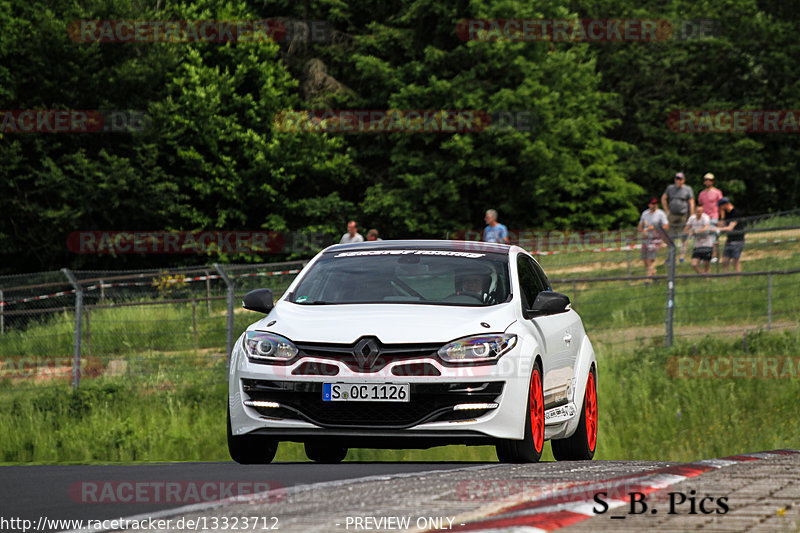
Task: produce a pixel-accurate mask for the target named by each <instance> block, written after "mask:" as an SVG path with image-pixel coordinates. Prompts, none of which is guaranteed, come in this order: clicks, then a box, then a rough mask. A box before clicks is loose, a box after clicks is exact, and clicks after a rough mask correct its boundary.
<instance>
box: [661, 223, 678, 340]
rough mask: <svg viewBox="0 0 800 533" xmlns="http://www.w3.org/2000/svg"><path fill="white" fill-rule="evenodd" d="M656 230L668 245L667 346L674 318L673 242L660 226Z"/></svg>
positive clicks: (671, 335)
mask: <svg viewBox="0 0 800 533" xmlns="http://www.w3.org/2000/svg"><path fill="white" fill-rule="evenodd" d="M658 231H659V232H660V233H661V234H662V236H663V238H664V242H666V243H667V246H668V247H669V255H668V256H667V316H666V318H665V329H666V332H665V337H664V344H665V345H666V347H667V348H669V347H670V346H672V341H673V324H674V320H675V256H676V253H675V242H674V241H673V240H672V237H671V236H670V235H669V234H668V233H667V232H666V231H664V230H663V229H662V228H658Z"/></svg>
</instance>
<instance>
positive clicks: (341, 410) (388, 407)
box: [242, 379, 504, 428]
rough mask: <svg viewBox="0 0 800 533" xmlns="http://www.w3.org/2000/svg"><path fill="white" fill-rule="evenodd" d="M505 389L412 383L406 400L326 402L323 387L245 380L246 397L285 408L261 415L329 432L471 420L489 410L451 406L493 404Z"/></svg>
mask: <svg viewBox="0 0 800 533" xmlns="http://www.w3.org/2000/svg"><path fill="white" fill-rule="evenodd" d="M503 386H504V383H503V382H502V381H492V382H485V383H434V384H432V383H412V384H411V385H410V394H411V401H408V402H324V401H322V383H298V382H290V381H266V380H255V379H243V380H242V389H243V391H244V392H245V394H246V395H247V398H246V399H249V400H253V401H269V402H277V403H279V404H280V405H281V407H280V408H271V407H255V408H254V409H256V411H258V413H259V414H261V415H263V416H265V417H268V418H289V419H298V420H305V421H307V422H311V423H312V424H316V425H318V426H322V427H329V428H341V427H348V428H354V427H362V428H370V427H376V426H377V427H383V428H409V427H412V426H415V425H417V424H422V423H424V422H433V421H446V420H469V419H473V418H477V417H479V416H482V415H484V414H486V413H488V412H489V411H490V409H475V410H468V411H453V409H452V408H453V406H454V405H457V404H462V403H491V402H495V401H497V399H498V397H499V396H500V394H501V393H502V392H503ZM467 389H470V390H467Z"/></svg>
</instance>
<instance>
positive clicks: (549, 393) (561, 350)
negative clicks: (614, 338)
mask: <svg viewBox="0 0 800 533" xmlns="http://www.w3.org/2000/svg"><path fill="white" fill-rule="evenodd" d="M537 270H538V271H539V272H541V268H540V267H539V265H538V264H536V262H535V261H533V259H531V258H530V257H528V256H526V255H523V254H520V255H519V256H517V272H518V274H519V284H520V289H521V293H522V294H521V296H522V310H523V315H524V314H525V310H526V309H530V308H531V306H532V305H533V302H534V301H535V300H536V296H537V295H538V294H539V293H540V292H541V291H544V290H548V288H549V287H548V284H547V278H546V277H544V273H541V275H540V274H539V272H537ZM567 314H568V313H559V314H555V315H549V316H539V317H533V318H528V319H526V320H525V323H526V326H527V327H529V328H531V329H533V330H536V331H537V332H538V337H539V338H541V339H542V340H543V342H544V347H543V352H544V353H542V360H543V365H544V368H543V369H542V372H543V374H544V379H543V385H544V404H545V409H548V408H550V407H553V406H555V405H559V404H560V403H564V401H565V400H566V391H567V387H568V386H569V383H570V382H569V380H570V379H571V378H572V367H571V365H570V356H569V351H568V346H569V342H570V339H565V336H566V330H567V328H568V326H569V323H570V321H569V319H568V318H567V316H566V315H567Z"/></svg>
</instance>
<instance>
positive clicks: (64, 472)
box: [0, 462, 479, 531]
mask: <svg viewBox="0 0 800 533" xmlns="http://www.w3.org/2000/svg"><path fill="white" fill-rule="evenodd" d="M474 464H479V463H461V462H453V463H342V464H336V465H321V464H314V463H273V464H270V465H257V466H242V465H238V464H236V463H233V462H219V463H162V464H135V465H59V466H55V465H41V466H40V465H33V466H0V517H5V518H8V517H17V518H21V519H27V520H32V521H33V522H34V523H36V522H37V521H38V520H39V518H40V517H42V516H45V517H47V518H49V519H84V520H87V519H91V520H102V519H114V518H119V517H125V516H132V515H147V514H149V513H156V512H159V511H164V510H166V509H170V508H177V507H182V506H185V505H189V504H192V503H198V500H199V501H204V500H206V498H204V495H203V494H201V492H202V489H203V485H204V484H206V483H208V482H211V483H212V486H214V485H215V486H216V487H217V488H218V487H219V486H220V485H223V484H224V485H225V486H226V487H228V488H229V489H232V490H233V492H234V495H236V496H239V495H244V494H246V493H247V492H252V490H253V489H254V488H256V489H262V488H264V487H265V486H269V487H270V488H275V487H286V488H288V487H292V486H296V485H306V484H312V483H320V482H327V481H337V480H346V479H353V478H361V477H365V476H376V475H377V476H381V475H390V474H404V473H405V474H407V473H413V472H424V471H428V470H448V469H453V468H463V467H464V466H469V465H474ZM126 482H127V483H129V484H131V485H132V490H129V489H128V486H122V485H121V484H122V483H126ZM148 482H150V483H156V484H158V483H161V482H164V483H173V484H174V483H176V482H177V483H178V487H179V492H177V497H171V498H167V494H166V493H165V491H160V492H159V493H156V492H155V491H154V490H152V485H151V487H146V485H147V484H148ZM143 486H145V488H149V489H150V490H146V491H145V493H144V494H140V497H138V498H137V496H136V493H135V492H134V491H135V489H136V488H137V487H143ZM109 487H110V488H111V490H112V492H111V493H110V494H109V493H106V494H105V495H104V494H103V489H104V488H105V489H108V488H109ZM192 488H196V489H198V490H197V491H192V490H191V489H192ZM87 489H90V490H87ZM93 489H98V490H93ZM187 489H188V490H187ZM205 496H210V498H208V499H216V498H214V496H215V494H214V493H213V492H211V493H208V492H207V493H206V495H205ZM93 497H94V498H93ZM126 499H130V500H131V501H129V502H124V501H121V500H126ZM84 500H85V501H84ZM93 500H98V501H93ZM166 500H169V501H166ZM174 500H178V501H174ZM3 530H4V531H5V528H3Z"/></svg>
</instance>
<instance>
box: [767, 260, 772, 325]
mask: <svg viewBox="0 0 800 533" xmlns="http://www.w3.org/2000/svg"><path fill="white" fill-rule="evenodd" d="M770 329H772V272H770V273H769V274H767V331H769V330H770Z"/></svg>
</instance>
